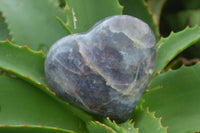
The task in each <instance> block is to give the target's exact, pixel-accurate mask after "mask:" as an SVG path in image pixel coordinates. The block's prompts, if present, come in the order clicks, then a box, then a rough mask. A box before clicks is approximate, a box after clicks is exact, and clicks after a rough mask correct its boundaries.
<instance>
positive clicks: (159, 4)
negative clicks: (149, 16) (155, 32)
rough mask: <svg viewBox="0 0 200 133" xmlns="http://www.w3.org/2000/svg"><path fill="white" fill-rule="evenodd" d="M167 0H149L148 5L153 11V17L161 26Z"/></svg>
mask: <svg viewBox="0 0 200 133" xmlns="http://www.w3.org/2000/svg"><path fill="white" fill-rule="evenodd" d="M166 1H167V0H148V1H147V5H148V7H149V8H150V10H151V11H152V13H153V18H154V20H155V22H156V24H157V25H158V26H159V23H160V17H161V13H162V12H161V11H162V8H163V6H164V4H165V2H166Z"/></svg>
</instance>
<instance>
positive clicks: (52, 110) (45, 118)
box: [0, 75, 86, 132]
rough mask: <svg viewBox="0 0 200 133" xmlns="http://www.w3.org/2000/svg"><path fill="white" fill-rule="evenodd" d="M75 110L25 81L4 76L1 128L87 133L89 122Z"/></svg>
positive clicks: (0, 99) (0, 90)
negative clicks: (45, 128)
mask: <svg viewBox="0 0 200 133" xmlns="http://www.w3.org/2000/svg"><path fill="white" fill-rule="evenodd" d="M71 108H72V107H71V106H70V105H67V104H62V103H60V102H58V100H56V99H54V98H52V97H51V96H49V95H47V94H46V93H45V92H44V91H42V90H40V89H38V88H36V87H35V86H32V85H30V84H28V83H27V82H25V81H23V80H21V79H18V78H16V77H10V76H6V75H2V76H0V109H1V110H0V126H4V127H5V126H23V125H28V126H44V127H50V128H59V129H66V130H72V131H75V132H79V131H80V132H85V131H86V126H85V123H84V122H83V121H82V120H81V119H80V118H79V117H78V115H77V114H76V113H75V112H72V111H71V110H70V109H71ZM0 131H1V130H0Z"/></svg>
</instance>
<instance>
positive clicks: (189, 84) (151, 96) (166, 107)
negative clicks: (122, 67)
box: [143, 63, 200, 133]
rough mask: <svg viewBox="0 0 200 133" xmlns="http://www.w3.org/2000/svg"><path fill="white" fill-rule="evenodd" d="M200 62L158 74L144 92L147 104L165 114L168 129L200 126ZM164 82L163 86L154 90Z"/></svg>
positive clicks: (180, 132) (188, 132)
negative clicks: (148, 89) (148, 88)
mask: <svg viewBox="0 0 200 133" xmlns="http://www.w3.org/2000/svg"><path fill="white" fill-rule="evenodd" d="M199 75H200V63H198V64H196V65H193V66H190V67H181V68H179V69H177V70H170V71H168V72H166V73H163V74H160V75H158V76H157V77H156V78H155V80H154V81H153V82H152V84H151V85H150V91H149V92H148V93H145V94H144V95H143V98H144V100H145V102H144V104H143V106H144V107H149V110H150V111H155V115H156V116H157V117H162V124H163V125H164V126H168V133H192V132H194V131H198V130H200V126H199V123H200V113H199V112H200V101H199V94H200V87H199V82H200V78H199ZM158 86H161V89H157V90H154V89H153V88H156V87H158Z"/></svg>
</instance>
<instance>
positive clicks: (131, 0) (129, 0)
mask: <svg viewBox="0 0 200 133" xmlns="http://www.w3.org/2000/svg"><path fill="white" fill-rule="evenodd" d="M119 1H120V3H121V5H123V7H124V10H123V14H127V15H131V16H134V17H137V18H139V19H141V20H143V21H144V22H146V23H147V24H148V25H149V26H150V27H151V29H152V30H153V32H154V34H155V37H156V40H159V32H158V27H157V26H156V24H155V22H154V20H153V16H152V14H151V12H150V10H149V9H148V7H147V6H146V4H145V2H144V0H119Z"/></svg>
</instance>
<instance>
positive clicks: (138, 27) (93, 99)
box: [45, 15, 156, 121]
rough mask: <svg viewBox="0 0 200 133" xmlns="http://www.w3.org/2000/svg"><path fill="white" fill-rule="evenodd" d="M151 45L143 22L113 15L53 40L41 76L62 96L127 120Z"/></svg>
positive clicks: (145, 78) (152, 55) (146, 71)
mask: <svg viewBox="0 0 200 133" xmlns="http://www.w3.org/2000/svg"><path fill="white" fill-rule="evenodd" d="M155 60H156V44H155V37H154V34H153V32H152V30H151V29H150V28H149V26H148V25H147V24H145V23H144V22H143V21H141V20H139V19H137V18H134V17H131V16H127V15H118V16H112V17H109V18H106V19H104V20H102V21H100V22H98V23H97V24H96V25H95V26H94V27H93V28H92V29H90V30H89V31H88V32H87V33H84V34H74V35H70V36H66V37H64V38H62V39H60V40H58V41H57V42H56V43H55V44H54V45H53V46H52V47H51V49H50V50H49V52H48V54H47V57H46V61H45V73H46V79H47V81H48V83H49V85H50V87H51V88H52V90H53V91H54V92H56V94H57V95H58V96H59V97H61V98H62V99H64V100H66V101H68V102H70V103H72V104H74V105H76V106H78V107H81V108H82V109H84V110H86V111H88V112H93V113H95V114H99V115H102V116H104V117H110V118H111V119H114V120H117V121H126V120H127V119H128V118H129V117H130V115H131V113H132V111H133V109H134V108H135V106H136V105H137V103H138V101H139V99H140V97H141V95H142V94H143V92H144V90H145V88H146V86H147V84H148V82H149V80H150V78H151V75H152V73H153V69H154V65H155Z"/></svg>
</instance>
